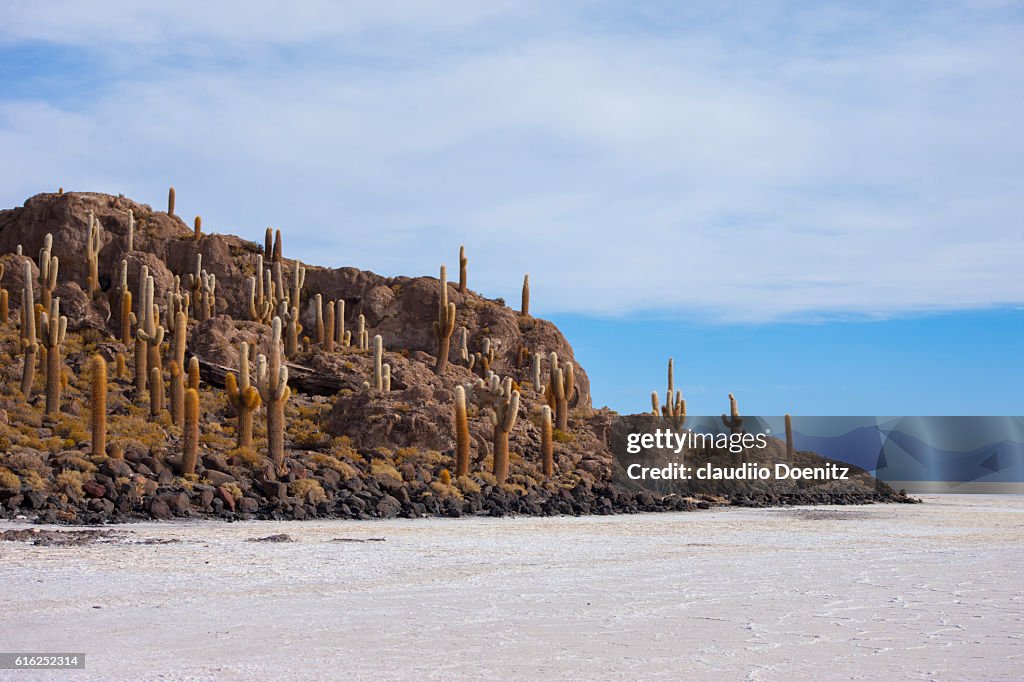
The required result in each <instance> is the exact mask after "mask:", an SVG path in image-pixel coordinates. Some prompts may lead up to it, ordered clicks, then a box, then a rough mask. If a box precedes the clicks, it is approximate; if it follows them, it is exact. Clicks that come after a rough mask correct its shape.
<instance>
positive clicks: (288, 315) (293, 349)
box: [278, 305, 302, 358]
mask: <svg viewBox="0 0 1024 682" xmlns="http://www.w3.org/2000/svg"><path fill="white" fill-rule="evenodd" d="M283 307H285V308H286V309H285V310H282V311H281V312H280V313H279V314H278V317H280V318H281V321H282V322H283V323H284V325H285V335H284V354H285V356H286V357H289V358H292V357H295V355H296V354H297V353H298V352H299V335H300V334H302V324H300V323H299V309H298V308H296V307H295V306H291V307H288V306H287V305H285V306H283Z"/></svg>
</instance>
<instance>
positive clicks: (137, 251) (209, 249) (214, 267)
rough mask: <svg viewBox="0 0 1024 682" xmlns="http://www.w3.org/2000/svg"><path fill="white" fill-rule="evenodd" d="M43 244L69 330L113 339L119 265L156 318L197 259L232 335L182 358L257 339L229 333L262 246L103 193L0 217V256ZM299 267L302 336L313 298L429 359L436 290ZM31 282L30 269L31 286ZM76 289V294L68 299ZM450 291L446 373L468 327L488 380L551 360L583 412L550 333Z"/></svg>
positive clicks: (229, 353) (48, 201) (198, 341)
mask: <svg viewBox="0 0 1024 682" xmlns="http://www.w3.org/2000/svg"><path fill="white" fill-rule="evenodd" d="M129 210H130V211H132V212H133V213H134V215H135V236H134V251H132V252H131V253H129V252H128V251H127V246H128V222H129V213H128V212H129ZM89 211H92V212H93V214H94V215H95V217H96V218H97V219H98V220H99V221H100V223H101V224H102V225H103V230H104V232H103V247H102V249H101V250H100V254H99V272H100V285H101V286H100V288H101V291H102V294H101V295H100V296H98V297H97V300H95V301H91V302H90V301H89V300H88V298H87V297H86V298H84V299H83V296H85V294H84V292H82V293H79V292H81V290H82V289H83V288H84V286H85V278H86V274H87V265H86V260H85V239H86V229H87V226H88V215H89ZM48 233H50V234H52V235H53V255H55V256H57V257H58V259H59V260H60V282H61V283H62V287H63V289H64V292H63V295H64V296H65V297H66V298H67V301H66V302H65V298H62V299H61V300H62V305H71V306H73V307H74V311H75V315H74V318H72V316H71V315H68V321H69V326H71V327H72V328H77V327H76V326H104V325H105V326H106V327H107V329H108V330H109V331H111V332H115V331H116V329H115V325H116V323H117V319H116V317H117V316H116V315H110V310H111V305H113V306H115V307H116V304H117V298H116V295H115V294H114V293H113V289H114V287H115V285H116V279H117V274H118V271H119V269H120V263H121V260H122V259H124V260H127V261H128V286H129V288H130V289H131V290H132V292H133V295H134V296H135V298H136V299H137V298H138V291H139V282H138V278H139V272H140V269H141V266H142V265H146V266H147V267H148V268H149V272H150V274H151V275H153V278H154V298H155V300H156V301H157V302H158V304H159V305H160V307H161V310H162V309H163V307H164V305H165V303H164V301H165V298H164V297H165V295H166V292H167V290H168V289H169V288H170V287H171V286H172V285H173V281H174V276H175V275H180V276H181V277H182V278H183V279H184V278H185V277H186V276H187V275H188V274H189V273H193V272H194V271H195V264H196V254H197V253H198V254H201V255H202V265H203V268H204V269H205V270H207V271H208V272H211V273H213V274H215V275H216V276H217V313H218V315H225V316H228V317H231V318H233V320H234V321H235V322H234V323H232V324H234V326H235V328H236V331H234V332H229V331H228V330H227V327H226V326H223V325H221V326H217V327H212V328H211V329H209V331H214V332H216V333H217V335H216V337H215V338H214V339H206V338H205V334H204V332H205V331H207V330H206V329H205V328H203V327H200V328H194V329H193V330H192V331H191V332H190V341H189V348H190V352H193V350H192V349H196V350H195V351H194V352H196V354H198V355H200V357H202V358H204V359H210V360H211V361H213V362H218V363H220V364H232V365H233V362H229V361H231V360H232V358H237V348H228V347H227V346H224V344H225V343H226V344H228V345H229V346H237V341H239V340H249V341H252V340H253V338H254V336H255V335H256V332H257V331H258V330H257V329H256V327H249V326H242V325H239V324H238V323H239V322H240V321H242V320H247V319H248V309H247V306H248V303H247V302H248V298H247V290H246V280H247V278H248V276H249V275H251V274H253V273H254V272H255V265H256V255H257V254H259V253H261V252H262V247H261V246H259V245H257V244H256V243H254V242H250V241H246V240H243V239H240V238H238V237H235V236H231V235H220V234H207V235H204V236H203V237H202V238H201V239H200V240H199V241H198V242H196V241H194V240H193V238H192V237H193V234H192V229H191V228H190V227H189V226H188V225H186V224H185V223H184V222H183V221H182V220H181V218H179V217H178V216H170V215H168V214H167V213H164V212H162V211H154V210H153V209H152V208H151V207H150V206H148V205H146V204H140V203H138V202H135V201H132V200H131V199H128V198H126V197H123V196H112V195H109V194H99V193H92V192H67V193H64V194H38V195H36V196H34V197H32V198H31V199H29V200H28V201H26V202H25V205H24V206H22V207H20V208H15V209H9V210H3V211H0V253H9V252H13V251H14V250H15V248H16V247H17V246H18V245H19V244H20V245H21V246H22V249H23V253H24V254H25V255H26V256H30V257H31V258H32V259H33V261H34V260H35V259H36V258H37V256H38V253H39V250H40V249H41V248H42V245H43V239H44V238H45V236H46V234H48ZM286 237H287V235H286ZM20 260H21V259H18V258H17V257H15V256H13V255H6V256H4V257H3V262H4V264H5V265H6V266H7V268H6V272H5V273H4V277H3V285H4V286H6V287H7V288H8V289H9V290H10V292H11V297H10V299H11V308H12V309H17V308H18V307H19V305H20V303H19V301H20V290H21V270H20V266H19V265H18V262H19V261H20ZM293 267H294V263H293V262H292V261H289V260H287V259H286V261H285V264H284V268H283V271H284V278H285V280H286V282H290V278H291V274H292V269H293ZM306 268H307V275H306V285H305V288H304V290H303V291H304V296H303V298H304V302H303V305H302V307H301V310H302V323H303V325H304V327H305V330H306V331H305V332H304V333H306V334H309V335H312V330H313V327H314V312H313V307H312V299H313V296H314V295H315V294H317V293H319V294H321V295H322V296H323V299H324V301H325V302H326V301H329V300H338V299H344V300H345V303H346V305H345V323H346V327H347V328H349V329H352V330H354V329H355V326H356V320H357V318H358V317H359V315H360V314H362V315H364V316H365V318H366V324H367V328H368V329H369V332H370V335H371V338H372V336H373V335H374V334H380V335H381V336H382V337H383V339H384V347H385V348H386V349H404V350H406V351H410V352H412V351H420V352H422V353H426V354H428V355H431V356H432V355H433V354H434V353H435V352H436V346H435V341H434V337H433V333H432V324H433V321H434V320H435V319H436V317H437V302H438V296H439V293H438V286H439V283H438V280H437V279H435V278H432V277H417V278H408V277H395V278H387V277H382V276H380V275H377V274H375V273H373V272H369V271H365V270H358V269H356V268H320V267H316V266H311V265H307V266H306ZM35 274H36V270H35V265H33V276H35ZM75 285H77V287H78V291H75V290H74V287H75ZM448 288H449V291H448V297H449V300H450V301H452V302H454V303H455V304H456V307H457V320H456V333H455V335H454V336H453V339H452V348H451V353H450V358H449V360H450V361H451V362H452V363H455V362H457V361H458V353H459V348H458V346H459V344H458V340H457V339H458V336H459V335H460V334H461V331H460V329H459V328H460V327H466V329H467V330H468V332H469V336H468V338H469V349H470V352H475V351H478V350H480V347H481V345H482V344H483V340H484V339H485V338H490V339H491V345H492V347H494V348H495V349H496V358H495V362H494V364H493V366H492V369H493V370H494V371H495V372H497V373H499V374H502V375H503V376H512V377H513V378H514V379H516V381H518V382H519V383H521V384H525V383H528V382H529V373H530V364H529V362H526V363H524V365H523V366H517V362H518V358H519V353H520V348H523V347H525V348H526V349H527V350H528V352H529V353H531V354H532V353H537V352H539V353H542V354H543V355H544V356H545V357H546V356H547V354H548V353H550V352H551V351H555V352H557V353H558V357H559V361H560V362H563V363H564V362H572V363H574V365H575V369H576V373H575V377H576V392H575V395H574V398H573V400H572V401H571V403H570V406H572V407H582V408H590V407H591V399H590V382H589V380H588V379H587V375H586V372H585V371H584V370H583V368H582V367H580V366H579V365H578V364H577V363H576V361H575V357H574V356H573V352H572V347H571V346H570V345H569V343H568V341H567V340H566V339H565V337H564V336H562V334H561V332H559V331H558V328H557V327H555V325H553V324H551V323H550V322H547V321H545V320H540V319H537V318H534V317H530V318H524V317H522V316H521V315H519V314H518V313H517V312H516V311H514V310H512V309H511V308H508V307H505V306H504V305H501V304H499V303H497V302H496V301H494V300H491V299H487V298H484V297H482V296H480V295H478V294H476V293H474V292H472V291H469V292H467V293H466V294H460V293H459V291H458V286H457V285H455V284H449V285H448ZM58 295H60V294H58ZM108 296H109V298H110V301H109V303H108V301H107V298H108ZM135 305H137V300H136V301H135ZM79 320H81V322H80V321H79ZM261 338H262V337H261ZM193 344H194V345H193ZM260 352H264V351H262V350H261V351H260ZM546 362H547V361H546V360H545V376H546V366H547V365H546Z"/></svg>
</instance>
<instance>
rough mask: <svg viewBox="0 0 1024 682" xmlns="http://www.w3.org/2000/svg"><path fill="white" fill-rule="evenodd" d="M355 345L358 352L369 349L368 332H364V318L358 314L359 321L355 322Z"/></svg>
mask: <svg viewBox="0 0 1024 682" xmlns="http://www.w3.org/2000/svg"><path fill="white" fill-rule="evenodd" d="M356 337H357V339H358V340H357V341H356V345H357V347H358V348H359V350H369V349H370V332H368V331H366V316H365V315H363V314H362V313H359V319H357V320H356Z"/></svg>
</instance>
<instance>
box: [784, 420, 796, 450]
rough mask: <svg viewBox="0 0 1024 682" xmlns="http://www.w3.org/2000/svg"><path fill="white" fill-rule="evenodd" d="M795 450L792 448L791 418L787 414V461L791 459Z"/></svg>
mask: <svg viewBox="0 0 1024 682" xmlns="http://www.w3.org/2000/svg"><path fill="white" fill-rule="evenodd" d="M794 453H795V450H794V449H793V418H792V417H790V416H789V415H788V414H787V415H786V459H787V460H788V461H789V462H792V461H793V455H794Z"/></svg>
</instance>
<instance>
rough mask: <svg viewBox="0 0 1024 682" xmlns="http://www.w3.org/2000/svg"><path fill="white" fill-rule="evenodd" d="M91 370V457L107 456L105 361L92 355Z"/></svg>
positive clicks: (98, 356) (101, 357)
mask: <svg viewBox="0 0 1024 682" xmlns="http://www.w3.org/2000/svg"><path fill="white" fill-rule="evenodd" d="M90 367H91V369H92V396H91V400H90V401H89V410H90V415H89V421H90V423H91V426H92V455H93V457H96V456H99V457H106V456H107V361H106V360H104V359H103V356H102V355H99V354H97V355H94V356H93V358H92V361H91V362H90Z"/></svg>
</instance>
